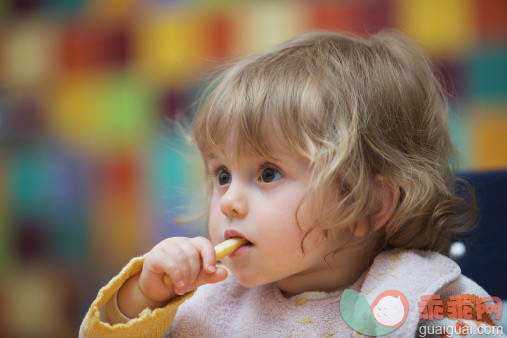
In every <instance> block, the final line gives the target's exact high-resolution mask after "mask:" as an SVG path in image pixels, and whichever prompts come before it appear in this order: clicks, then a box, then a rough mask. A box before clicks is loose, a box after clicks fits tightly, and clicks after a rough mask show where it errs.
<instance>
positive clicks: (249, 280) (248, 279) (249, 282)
mask: <svg viewBox="0 0 507 338" xmlns="http://www.w3.org/2000/svg"><path fill="white" fill-rule="evenodd" d="M232 274H233V275H234V278H236V280H237V281H238V283H239V284H241V285H243V286H246V287H248V288H253V287H256V286H260V285H263V284H266V282H263V281H261V280H259V279H258V278H255V277H254V276H251V275H248V274H244V273H236V272H234V271H232Z"/></svg>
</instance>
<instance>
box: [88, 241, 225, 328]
mask: <svg viewBox="0 0 507 338" xmlns="http://www.w3.org/2000/svg"><path fill="white" fill-rule="evenodd" d="M201 260H202V262H204V264H201ZM202 266H204V268H203V267H202ZM164 273H165V274H168V275H169V277H170V278H171V280H172V281H174V283H173V284H172V285H171V286H167V285H165V283H164V282H163V279H162V278H163V275H164ZM226 277H227V271H226V270H225V269H223V268H218V269H217V268H216V264H215V252H214V249H213V246H212V245H211V243H210V242H209V241H208V240H207V239H204V238H200V237H198V238H192V239H190V238H181V237H179V238H169V239H166V240H164V241H162V242H161V243H159V244H157V245H156V246H155V247H154V248H153V249H152V250H151V251H150V252H149V253H148V254H146V255H145V256H144V257H139V258H136V259H133V260H132V261H131V262H130V263H129V264H128V265H127V266H126V267H125V268H124V269H123V270H122V272H121V273H120V274H119V275H118V276H116V277H115V278H113V280H111V282H110V283H109V284H108V285H107V286H106V287H104V288H102V289H101V290H100V292H99V295H98V297H97V299H96V300H95V301H94V302H93V303H92V305H91V307H90V310H89V311H88V314H87V315H86V317H85V320H84V321H83V324H82V326H81V335H82V336H88V335H90V336H95V335H104V334H106V335H107V334H113V335H118V334H121V335H123V334H128V335H135V334H136V333H142V332H144V333H146V332H150V334H155V335H158V334H163V333H165V332H166V331H167V329H168V328H169V327H170V325H171V323H172V320H173V318H174V316H175V315H176V310H177V307H178V306H179V305H180V304H181V303H183V301H184V300H186V299H188V298H189V297H190V296H191V295H192V294H193V292H190V291H192V290H194V289H195V288H196V287H198V286H200V285H204V284H208V283H216V282H219V281H222V280H224V279H225V278H226ZM181 281H183V284H184V286H181V283H180V282H181ZM187 292H190V293H187ZM183 294H185V295H184V296H179V295H183ZM116 297H117V298H116ZM116 300H117V301H118V306H117V309H118V311H119V312H120V313H121V314H122V315H121V316H120V317H123V318H126V319H128V318H132V320H129V321H127V322H126V323H125V321H124V320H123V321H122V320H119V321H118V320H115V319H116V318H118V316H116V318H115V316H107V313H104V309H107V307H108V306H105V305H110V304H111V303H114V304H115V305H116ZM166 304H167V305H166ZM164 305H165V306H164ZM106 312H107V311H106ZM122 322H123V324H118V323H122ZM111 324H113V325H111ZM114 324H116V325H114Z"/></svg>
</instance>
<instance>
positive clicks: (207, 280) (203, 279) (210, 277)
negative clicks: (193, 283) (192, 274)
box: [197, 267, 229, 287]
mask: <svg viewBox="0 0 507 338" xmlns="http://www.w3.org/2000/svg"><path fill="white" fill-rule="evenodd" d="M228 274H229V273H228V272H227V270H226V269H224V268H221V267H217V271H216V272H215V273H212V274H208V273H206V272H204V271H201V273H200V274H199V276H198V277H197V286H198V287H199V286H201V285H205V284H211V283H218V282H221V281H223V280H225V279H226V278H227V275H228Z"/></svg>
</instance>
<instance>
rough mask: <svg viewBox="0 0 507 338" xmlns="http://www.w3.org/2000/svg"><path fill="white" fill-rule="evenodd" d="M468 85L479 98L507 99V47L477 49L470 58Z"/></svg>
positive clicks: (472, 93) (471, 92)
mask: <svg viewBox="0 0 507 338" xmlns="http://www.w3.org/2000/svg"><path fill="white" fill-rule="evenodd" d="M465 69H467V70H468V72H467V87H468V91H469V94H470V95H471V96H473V97H474V98H477V99H479V100H494V101H503V102H504V101H505V100H506V99H507V48H506V47H505V46H498V47H491V48H488V49H483V50H479V51H477V53H475V54H473V55H472V56H471V57H470V59H469V60H468V65H467V66H466V67H465Z"/></svg>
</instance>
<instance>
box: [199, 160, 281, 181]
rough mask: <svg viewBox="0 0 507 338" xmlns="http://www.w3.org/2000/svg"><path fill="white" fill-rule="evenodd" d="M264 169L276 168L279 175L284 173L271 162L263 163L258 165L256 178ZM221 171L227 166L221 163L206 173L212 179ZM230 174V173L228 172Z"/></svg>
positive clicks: (216, 177)
mask: <svg viewBox="0 0 507 338" xmlns="http://www.w3.org/2000/svg"><path fill="white" fill-rule="evenodd" d="M266 169H274V170H276V171H277V172H278V173H280V175H281V176H282V178H283V177H285V176H284V174H283V173H282V171H281V170H280V169H278V167H277V166H276V165H274V164H272V163H264V164H262V165H261V166H260V167H259V175H258V178H259V179H260V177H261V175H262V173H263V172H264V170H266ZM222 171H227V172H228V170H227V168H226V167H225V166H223V165H219V166H216V167H212V168H211V170H210V171H208V173H209V174H210V175H211V176H212V177H213V179H214V180H218V176H219V175H220V173H221V172H222ZM229 175H230V173H229Z"/></svg>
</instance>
